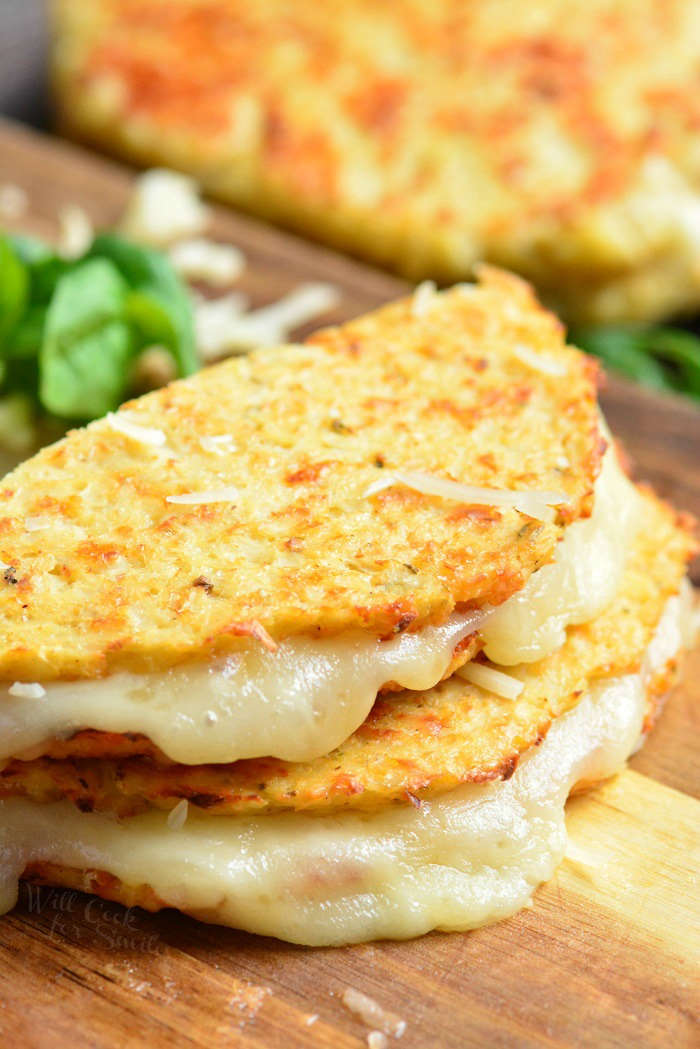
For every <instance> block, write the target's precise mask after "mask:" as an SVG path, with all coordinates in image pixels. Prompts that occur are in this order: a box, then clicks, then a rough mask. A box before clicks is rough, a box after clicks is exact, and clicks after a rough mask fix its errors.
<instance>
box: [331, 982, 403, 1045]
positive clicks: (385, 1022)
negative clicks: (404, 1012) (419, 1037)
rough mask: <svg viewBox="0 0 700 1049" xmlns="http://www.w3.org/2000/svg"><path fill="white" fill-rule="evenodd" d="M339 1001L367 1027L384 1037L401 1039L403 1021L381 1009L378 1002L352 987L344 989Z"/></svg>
mask: <svg viewBox="0 0 700 1049" xmlns="http://www.w3.org/2000/svg"><path fill="white" fill-rule="evenodd" d="M341 1000H342V1002H343V1005H344V1006H345V1007H346V1008H347V1009H349V1010H350V1012H351V1013H355V1015H356V1016H359V1017H360V1019H361V1020H362V1021H363V1023H366V1024H367V1026H368V1027H376V1028H377V1029H378V1030H379V1031H380V1032H382V1033H383V1034H385V1035H392V1037H394V1038H401V1036H402V1035H403V1033H404V1031H405V1030H406V1021H405V1020H402V1019H401V1017H399V1016H397V1015H396V1014H395V1013H390V1012H388V1011H387V1010H386V1009H383V1008H382V1006H381V1005H380V1004H379V1003H378V1002H375V1000H374V998H370V997H369V996H368V995H366V994H362V992H361V991H356V990H355V989H354V988H353V987H346V989H345V990H344V991H343V996H342V999H341Z"/></svg>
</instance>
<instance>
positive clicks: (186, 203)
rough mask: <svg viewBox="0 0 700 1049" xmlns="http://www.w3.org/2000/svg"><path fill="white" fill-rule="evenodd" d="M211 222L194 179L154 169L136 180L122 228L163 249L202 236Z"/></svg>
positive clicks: (131, 234)
mask: <svg viewBox="0 0 700 1049" xmlns="http://www.w3.org/2000/svg"><path fill="white" fill-rule="evenodd" d="M208 221H209V211H208V209H207V208H206V207H205V206H204V204H202V202H201V200H200V199H199V192H198V189H197V183H196V182H195V181H194V179H191V178H187V176H186V175H180V174H178V173H177V172H175V171H167V170H166V169H164V168H154V169H152V170H151V171H146V172H144V174H143V175H141V176H139V178H137V179H136V182H135V183H134V189H133V192H132V194H131V197H130V199H129V202H128V204H127V208H126V212H125V214H124V217H123V218H122V223H121V228H122V231H123V232H124V233H126V234H127V236H130V237H133V239H134V240H140V241H143V242H144V243H146V244H155V245H157V246H160V245H165V244H172V243H173V241H176V240H179V239H180V238H183V237H192V236H194V235H196V234H197V233H201V231H202V230H203V229H204V227H205V226H206V224H207V222H208Z"/></svg>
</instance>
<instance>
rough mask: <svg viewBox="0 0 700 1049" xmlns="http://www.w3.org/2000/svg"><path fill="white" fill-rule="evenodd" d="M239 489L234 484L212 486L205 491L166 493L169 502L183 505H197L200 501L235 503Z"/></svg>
mask: <svg viewBox="0 0 700 1049" xmlns="http://www.w3.org/2000/svg"><path fill="white" fill-rule="evenodd" d="M238 496H239V491H238V489H237V488H234V486H233V485H232V484H230V485H227V486H226V487H224V488H210V489H209V490H208V491H203V492H184V493H183V494H182V495H166V497H165V500H166V502H168V503H180V504H182V505H183V506H197V505H198V504H200V503H234V502H235V501H236V499H238Z"/></svg>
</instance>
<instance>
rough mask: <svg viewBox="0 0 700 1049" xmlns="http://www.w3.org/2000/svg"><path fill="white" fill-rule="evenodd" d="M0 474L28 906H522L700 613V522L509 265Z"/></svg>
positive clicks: (349, 913)
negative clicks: (635, 478) (605, 412)
mask: <svg viewBox="0 0 700 1049" xmlns="http://www.w3.org/2000/svg"><path fill="white" fill-rule="evenodd" d="M0 499H1V501H2V507H1V509H0V523H1V528H0V559H2V562H3V575H2V577H1V582H0V676H1V677H2V680H3V682H4V683H3V685H2V688H1V691H0V747H1V751H0V760H1V761H2V767H1V768H0V797H1V800H0V862H1V863H2V868H1V870H0V886H1V895H0V903H1V904H2V906H3V908H4V909H8V908H10V907H11V906H12V905H13V903H14V901H15V898H16V893H17V884H18V879H20V878H22V877H24V878H27V879H31V880H33V881H35V882H45V883H49V884H56V885H66V886H72V887H77V888H80V889H84V890H86V891H89V892H93V893H96V894H98V895H101V896H104V897H106V898H110V899H115V900H120V901H123V902H124V903H127V904H140V905H141V906H144V907H148V908H151V909H157V908H159V907H165V906H172V907H177V908H179V909H180V910H182V911H185V912H187V913H190V914H193V915H195V916H196V917H199V918H202V919H204V920H208V921H216V922H222V923H225V924H230V925H234V926H237V927H241V928H245V929H249V930H252V931H255V932H260V933H266V934H271V935H274V936H278V937H281V938H284V939H288V940H292V941H295V942H300V943H307V944H333V943H343V942H349V941H359V940H367V939H372V938H378V937H407V936H414V935H418V934H420V933H423V932H426V931H427V930H429V929H432V928H440V929H467V928H471V927H473V926H476V925H480V924H483V923H485V922H488V921H492V920H495V919H497V918H499V917H502V916H505V915H507V914H510V913H512V912H513V911H515V910H516V909H517V908H518V907H520V906H522V905H523V904H524V903H525V902H526V901H527V899H528V898H529V896H530V894H531V893H532V891H533V890H534V888H535V887H536V886H537V884H538V883H540V882H541V881H542V880H543V879H546V878H547V877H549V876H550V875H551V873H552V871H553V870H554V867H555V866H556V864H557V863H558V862H559V860H560V859H561V856H562V854H563V852H564V848H565V843H566V835H565V826H564V814H563V813H564V802H565V800H566V797H567V795H568V793H569V792H570V790H572V789H573V788H574V787H577V786H581V785H588V784H591V783H593V782H596V781H597V780H599V779H601V778H602V777H605V776H608V775H610V774H612V773H613V772H614V771H615V770H616V769H618V768H619V767H620V766H621V765H622V764H623V762H624V761H625V759H626V757H627V756H628V755H629V754H630V752H631V751H632V750H633V749H634V748H635V746H636V745H637V744H638V741H639V739H640V735H642V734H643V733H645V732H646V731H647V730H648V729H649V728H650V726H651V724H652V722H653V720H654V717H655V714H656V712H657V710H658V706H659V698H660V697H661V696H662V695H663V693H664V692H665V691H666V690H667V689H668V687H669V685H670V683H671V681H672V679H673V675H674V671H675V668H676V665H677V661H678V657H679V655H680V653H681V651H682V649H683V647H684V645H686V644H687V643H688V640H689V627H688V623H689V619H690V616H689V612H690V598H689V593H687V592H686V590H685V589H684V573H685V565H686V561H687V559H688V557H689V556H690V553H691V551H692V545H693V544H692V539H691V537H690V534H689V525H688V522H687V521H685V520H684V519H681V518H679V517H677V515H676V514H675V513H674V512H673V511H672V510H670V509H669V508H668V507H667V506H665V505H664V504H662V503H660V502H659V501H658V500H657V499H656V498H655V497H654V496H653V495H652V494H651V493H650V492H648V491H645V490H642V489H639V488H636V487H635V486H634V485H633V484H632V483H631V481H630V480H629V479H628V478H627V476H626V475H625V473H624V470H623V469H622V467H621V464H620V462H619V459H618V457H617V454H616V451H615V448H614V445H613V444H612V442H611V440H610V438H609V435H608V434H607V432H606V431H605V426H604V423H603V422H602V421H601V419H600V416H599V412H598V407H597V402H596V370H595V367H594V365H593V364H592V363H591V362H590V361H589V360H588V359H586V358H585V357H584V356H583V355H582V354H580V353H579V352H578V351H576V350H575V349H573V348H571V347H567V346H566V345H565V343H564V340H563V338H562V332H561V329H560V326H559V324H558V322H557V321H556V320H555V319H554V318H553V317H552V316H551V315H550V314H549V313H547V312H546V311H545V310H543V309H542V308H541V307H540V306H539V305H538V304H537V302H536V301H535V299H534V297H533V296H532V293H531V291H530V289H529V288H528V286H527V285H525V284H523V283H522V282H520V281H519V280H518V279H517V278H514V277H510V276H507V275H505V274H503V273H500V272H498V271H495V270H488V269H486V270H484V271H483V272H482V274H481V275H480V281H479V283H478V284H475V285H461V286H457V287H456V288H454V289H453V290H451V291H448V292H444V293H440V294H435V293H433V292H432V291H431V290H430V289H428V288H421V289H419V291H418V292H417V293H416V295H414V296H413V297H412V298H410V299H407V300H404V301H400V302H398V303H395V304H392V305H389V306H386V307H384V308H383V309H381V310H379V311H377V312H376V313H373V314H370V315H368V316H366V317H363V318H360V319H359V320H356V321H354V322H352V323H350V324H347V325H345V326H343V327H340V328H334V329H329V330H326V331H322V332H320V333H319V334H317V335H315V336H313V337H312V338H311V339H310V340H308V342H307V343H305V344H304V345H294V346H286V347H281V348H279V349H274V350H264V351H258V352H256V353H253V354H251V355H250V356H249V357H246V358H239V359H236V360H233V361H228V362H226V363H224V364H222V365H220V366H218V367H216V368H212V369H209V370H208V371H205V372H201V373H200V374H198V375H197V376H195V377H194V378H192V379H187V380H185V381H182V382H178V383H175V384H173V385H171V386H170V387H167V388H166V389H164V390H160V391H157V392H156V393H153V394H150V395H148V396H147V397H144V398H142V399H140V400H138V401H134V402H132V403H131V404H129V405H127V406H125V408H124V409H122V410H121V411H119V412H117V413H116V414H114V415H111V416H108V417H107V418H106V419H104V420H101V421H99V422H97V423H93V424H92V425H91V426H89V427H87V428H86V429H84V430H79V431H75V432H73V433H71V434H69V435H68V437H67V438H66V439H65V440H63V441H61V442H60V443H58V444H56V445H54V446H53V447H51V448H47V449H45V450H44V451H42V452H41V453H39V455H37V456H36V457H35V458H34V459H32V460H30V461H29V462H27V463H25V464H24V465H22V466H20V467H19V468H18V469H17V470H16V471H15V472H14V473H13V474H11V475H9V476H8V477H7V478H6V479H5V481H4V485H3V490H2V492H1V493H0Z"/></svg>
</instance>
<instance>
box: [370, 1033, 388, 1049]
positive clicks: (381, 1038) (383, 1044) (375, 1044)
mask: <svg viewBox="0 0 700 1049" xmlns="http://www.w3.org/2000/svg"><path fill="white" fill-rule="evenodd" d="M388 1044H389V1040H388V1038H387V1036H386V1035H385V1034H384V1033H383V1032H382V1031H370V1032H369V1034H368V1035H367V1046H368V1049H387V1046H388Z"/></svg>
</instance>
